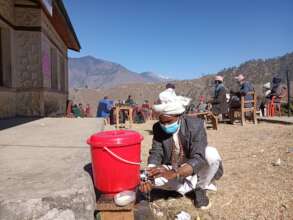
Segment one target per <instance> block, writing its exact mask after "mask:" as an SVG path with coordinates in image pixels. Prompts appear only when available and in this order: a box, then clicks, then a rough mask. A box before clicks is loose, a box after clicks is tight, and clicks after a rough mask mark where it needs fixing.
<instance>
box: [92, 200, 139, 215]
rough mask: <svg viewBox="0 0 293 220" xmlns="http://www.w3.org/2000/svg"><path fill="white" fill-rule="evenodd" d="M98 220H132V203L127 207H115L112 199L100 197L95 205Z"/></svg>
mask: <svg viewBox="0 0 293 220" xmlns="http://www.w3.org/2000/svg"><path fill="white" fill-rule="evenodd" d="M96 210H97V211H98V213H97V215H99V218H97V219H100V220H114V219H115V220H134V203H131V204H129V205H127V206H123V207H120V206H117V205H115V203H114V201H113V198H112V197H109V196H105V195H101V197H100V198H99V199H98V201H97V203H96Z"/></svg>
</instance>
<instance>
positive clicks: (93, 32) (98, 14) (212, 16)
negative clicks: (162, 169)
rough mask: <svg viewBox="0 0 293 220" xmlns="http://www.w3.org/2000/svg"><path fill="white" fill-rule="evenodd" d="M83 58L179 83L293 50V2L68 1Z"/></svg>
mask: <svg viewBox="0 0 293 220" xmlns="http://www.w3.org/2000/svg"><path fill="white" fill-rule="evenodd" d="M64 3H65V6H66V8H67V11H68V13H69V16H70V18H71V21H72V23H73V26H74V27H75V30H76V33H77V35H78V37H79V40H80V43H81V46H82V50H81V52H80V53H75V52H69V56H70V57H81V56H86V55H93V56H95V57H97V58H101V59H105V60H109V61H113V62H117V63H120V64H121V65H123V66H125V67H127V68H128V69H130V70H132V71H136V72H143V71H153V72H156V73H161V74H163V75H166V76H169V77H172V78H176V79H190V78H196V77H198V76H201V75H202V74H208V73H216V72H218V71H220V70H222V69H223V68H225V67H231V66H235V65H239V64H240V63H242V62H244V61H247V60H250V59H255V58H270V57H276V56H281V55H284V54H285V53H288V52H293V1H292V0H64Z"/></svg>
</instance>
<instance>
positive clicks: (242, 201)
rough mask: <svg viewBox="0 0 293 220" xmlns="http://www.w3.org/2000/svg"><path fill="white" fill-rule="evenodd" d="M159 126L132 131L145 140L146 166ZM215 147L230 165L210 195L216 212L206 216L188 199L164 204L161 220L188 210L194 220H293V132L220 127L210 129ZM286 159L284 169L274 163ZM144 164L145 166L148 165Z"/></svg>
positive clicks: (157, 209) (158, 204) (158, 209)
mask: <svg viewBox="0 0 293 220" xmlns="http://www.w3.org/2000/svg"><path fill="white" fill-rule="evenodd" d="M153 123H154V121H149V122H147V123H145V124H135V125H134V126H133V127H132V129H133V130H136V131H138V132H140V133H141V134H142V135H143V136H144V141H143V144H142V160H143V162H145V163H146V160H147V156H148V150H149V148H150V147H151V141H152V135H151V132H150V131H151V129H152V125H153ZM207 133H208V142H209V145H212V146H215V147H217V149H218V150H219V152H220V154H221V156H222V159H223V164H224V170H225V173H224V176H223V177H222V179H221V180H219V181H218V182H217V186H218V191H217V192H216V193H212V192H209V198H210V200H211V202H212V207H211V209H210V210H208V211H200V210H198V209H196V208H194V206H193V205H192V203H191V201H190V200H189V199H188V198H185V197H183V198H176V199H175V198H169V199H167V200H164V199H161V200H157V201H155V202H153V203H152V205H151V207H152V208H153V211H154V213H155V215H156V217H157V218H158V219H174V216H175V214H176V213H178V212H180V211H182V210H184V211H187V212H188V213H190V214H191V215H192V217H193V219H196V220H199V219H200V220H203V219H217V220H220V219H221V220H224V219H225V220H226V219H227V220H234V219H235V220H236V219H245V220H248V219H258V220H265V219H272V220H285V219H286V220H287V219H288V220H292V219H293V153H289V152H288V148H291V147H293V126H286V125H278V124H269V123H261V124H258V125H253V124H247V125H246V126H244V127H242V126H240V125H228V124H220V126H219V130H217V131H215V130H211V129H207ZM279 158H280V160H281V164H280V166H274V165H273V163H274V162H276V161H277V160H278V159H279ZM145 163H144V164H145Z"/></svg>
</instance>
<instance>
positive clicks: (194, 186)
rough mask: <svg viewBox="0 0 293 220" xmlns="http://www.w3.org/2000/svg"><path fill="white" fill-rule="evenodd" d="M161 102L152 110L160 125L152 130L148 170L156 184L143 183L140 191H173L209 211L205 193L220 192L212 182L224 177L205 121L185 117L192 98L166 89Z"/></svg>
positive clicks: (218, 156)
mask: <svg viewBox="0 0 293 220" xmlns="http://www.w3.org/2000/svg"><path fill="white" fill-rule="evenodd" d="M159 100H160V104H156V105H154V106H153V108H154V110H155V111H156V112H158V113H159V121H158V122H157V123H155V124H154V126H153V135H154V136H153V142H152V148H151V149H150V151H149V157H148V170H147V172H148V177H149V178H150V179H153V181H145V182H142V183H141V185H140V190H141V191H142V192H150V191H151V190H152V188H154V187H155V188H161V189H165V190H174V191H177V192H178V193H180V194H181V195H186V196H187V197H191V199H192V200H193V202H194V205H195V206H196V207H198V208H201V209H206V208H209V207H210V202H209V199H208V197H207V195H206V190H214V191H216V189H217V188H216V186H215V185H213V184H212V183H211V181H212V180H215V179H219V178H220V177H221V176H222V174H223V167H222V162H221V157H220V155H219V153H218V151H217V149H216V148H214V147H210V146H207V145H208V144H207V135H206V131H205V128H204V121H203V120H202V119H200V118H196V117H191V116H187V115H184V112H185V108H186V106H187V105H188V104H189V102H190V99H189V98H186V97H182V96H177V95H176V94H174V93H172V91H170V90H168V89H167V90H165V91H164V92H162V93H161V94H160V95H159Z"/></svg>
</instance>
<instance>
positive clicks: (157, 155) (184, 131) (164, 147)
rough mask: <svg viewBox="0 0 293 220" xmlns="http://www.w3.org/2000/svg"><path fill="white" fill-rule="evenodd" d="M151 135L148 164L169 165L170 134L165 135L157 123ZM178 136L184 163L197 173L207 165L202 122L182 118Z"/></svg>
mask: <svg viewBox="0 0 293 220" xmlns="http://www.w3.org/2000/svg"><path fill="white" fill-rule="evenodd" d="M153 134H154V137H153V144H152V148H151V150H150V152H149V153H150V155H149V158H148V163H149V164H155V165H161V164H166V165H171V156H172V155H171V153H172V145H173V136H172V134H166V133H165V132H164V131H163V130H162V128H161V126H160V124H159V122H157V123H155V124H154V126H153ZM178 135H179V138H180V141H181V144H182V146H183V151H184V155H185V157H186V159H187V161H186V163H187V164H189V165H190V166H191V167H192V168H193V174H195V173H198V171H199V170H200V169H201V168H202V167H203V166H205V165H206V164H207V162H206V160H205V149H206V147H207V144H208V143H207V135H206V131H205V128H204V121H203V120H202V119H199V118H194V117H190V116H182V117H181V120H180V130H179V133H178Z"/></svg>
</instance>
